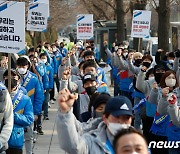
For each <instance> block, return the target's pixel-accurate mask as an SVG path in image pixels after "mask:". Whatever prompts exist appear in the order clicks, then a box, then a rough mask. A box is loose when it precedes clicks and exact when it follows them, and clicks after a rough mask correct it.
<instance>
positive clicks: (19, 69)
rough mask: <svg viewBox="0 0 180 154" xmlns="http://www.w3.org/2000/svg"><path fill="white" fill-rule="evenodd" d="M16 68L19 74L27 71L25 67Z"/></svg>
mask: <svg viewBox="0 0 180 154" xmlns="http://www.w3.org/2000/svg"><path fill="white" fill-rule="evenodd" d="M17 70H18V72H19V74H21V75H24V74H26V72H27V69H26V68H18V69H17Z"/></svg>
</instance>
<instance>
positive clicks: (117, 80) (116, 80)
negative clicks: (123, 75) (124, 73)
mask: <svg viewBox="0 0 180 154" xmlns="http://www.w3.org/2000/svg"><path fill="white" fill-rule="evenodd" d="M112 77H113V79H114V83H115V84H119V83H120V75H119V70H118V68H117V67H112Z"/></svg>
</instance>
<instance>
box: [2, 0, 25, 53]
mask: <svg viewBox="0 0 180 154" xmlns="http://www.w3.org/2000/svg"><path fill="white" fill-rule="evenodd" d="M24 49H25V3H24V2H15V1H0V52H6V53H19V52H22V51H24Z"/></svg>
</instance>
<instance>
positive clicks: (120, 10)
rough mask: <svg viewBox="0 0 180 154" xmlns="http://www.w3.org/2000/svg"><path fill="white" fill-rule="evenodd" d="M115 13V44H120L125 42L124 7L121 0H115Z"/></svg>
mask: <svg viewBox="0 0 180 154" xmlns="http://www.w3.org/2000/svg"><path fill="white" fill-rule="evenodd" d="M116 3H117V4H116V11H117V42H118V43H121V42H123V41H124V40H125V26H124V17H125V12H124V5H123V0H116Z"/></svg>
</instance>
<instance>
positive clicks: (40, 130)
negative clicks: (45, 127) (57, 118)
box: [37, 127, 44, 135]
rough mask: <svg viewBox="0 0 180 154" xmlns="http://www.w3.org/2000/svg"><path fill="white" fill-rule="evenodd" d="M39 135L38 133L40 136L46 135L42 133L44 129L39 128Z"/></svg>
mask: <svg viewBox="0 0 180 154" xmlns="http://www.w3.org/2000/svg"><path fill="white" fill-rule="evenodd" d="M37 133H38V134H39V135H44V132H43V131H42V127H39V128H38V129H37Z"/></svg>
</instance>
